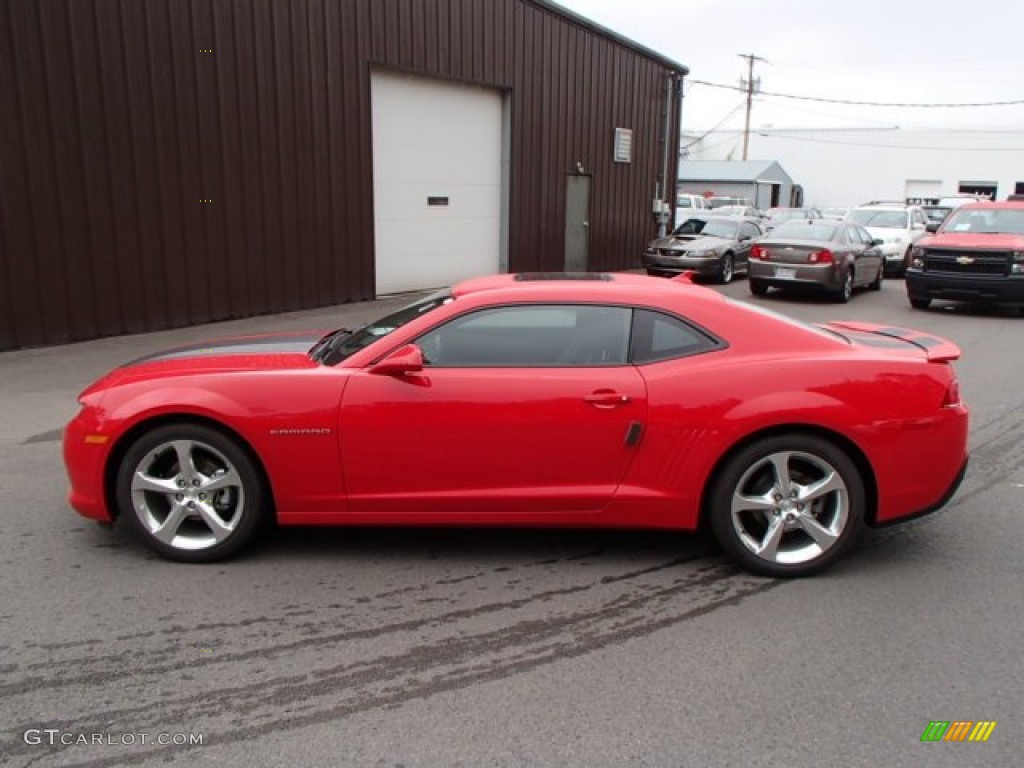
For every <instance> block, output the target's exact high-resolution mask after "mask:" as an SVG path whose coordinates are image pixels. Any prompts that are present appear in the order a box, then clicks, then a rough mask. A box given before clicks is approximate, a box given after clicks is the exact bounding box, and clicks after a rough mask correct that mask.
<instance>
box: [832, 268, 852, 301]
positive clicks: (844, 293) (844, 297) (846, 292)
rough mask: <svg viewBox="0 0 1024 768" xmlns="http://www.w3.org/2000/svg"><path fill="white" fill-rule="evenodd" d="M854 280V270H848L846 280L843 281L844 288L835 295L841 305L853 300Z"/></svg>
mask: <svg viewBox="0 0 1024 768" xmlns="http://www.w3.org/2000/svg"><path fill="white" fill-rule="evenodd" d="M853 278H854V272H853V269H852V268H850V269H848V270H846V279H845V280H844V281H843V286H842V287H841V288H840V289H839V290H838V291H836V293H835V298H836V301H838V302H839V303H840V304H846V303H847V302H848V301H849V300H850V299H851V298H853Z"/></svg>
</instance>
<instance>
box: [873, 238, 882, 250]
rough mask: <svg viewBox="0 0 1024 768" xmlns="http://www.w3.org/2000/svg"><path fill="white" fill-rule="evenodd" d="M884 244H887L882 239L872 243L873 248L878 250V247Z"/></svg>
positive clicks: (874, 240)
mask: <svg viewBox="0 0 1024 768" xmlns="http://www.w3.org/2000/svg"><path fill="white" fill-rule="evenodd" d="M884 242H885V240H882V239H881V238H878V237H876V238H874V239H873V240H872V241H871V247H872V248H877V247H878V246H880V245H881V244H882V243H884Z"/></svg>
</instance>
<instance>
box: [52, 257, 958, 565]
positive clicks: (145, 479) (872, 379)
mask: <svg viewBox="0 0 1024 768" xmlns="http://www.w3.org/2000/svg"><path fill="white" fill-rule="evenodd" d="M827 328H828V330H827V331H825V330H822V328H819V327H815V326H810V325H804V324H802V323H799V322H797V321H795V320H792V319H789V318H786V317H782V316H780V315H776V314H775V313H772V312H767V311H765V310H763V309H761V308H759V307H755V306H752V305H750V304H747V303H744V302H736V301H732V300H730V299H728V298H726V297H724V296H722V295H721V294H720V293H718V292H716V291H713V290H711V289H708V288H702V287H700V286H696V285H691V284H689V281H688V280H686V279H684V278H680V279H677V280H658V279H653V278H650V277H646V276H643V275H631V274H595V275H580V274H578V273H576V274H571V275H544V274H533V275H495V276H491V277H484V278H478V279H475V280H470V281H467V282H464V283H461V284H459V285H456V286H455V287H454V288H453V289H451V290H445V291H441V292H439V293H436V294H434V295H432V296H429V297H427V298H423V299H420V300H419V301H417V302H415V303H414V304H412V305H410V306H408V307H405V308H403V309H401V310H399V311H398V312H395V313H393V314H391V315H389V316H387V317H384V318H381V319H380V320H377V321H375V322H371V323H369V324H368V325H366V326H364V327H362V328H360V329H356V330H344V329H342V330H336V331H333V332H330V333H327V334H322V333H320V332H318V333H315V334H294V333H292V334H284V335H278V336H257V337H245V338H238V339H233V340H222V341H215V342H209V343H204V344H197V345H194V346H189V347H181V348H178V349H175V350H171V351H169V352H166V353H160V354H154V355H150V356H148V357H145V358H142V359H141V360H137V361H135V362H133V363H129V364H127V365H125V366H122V367H120V368H117V369H115V370H113V371H111V372H110V373H108V374H107V375H106V376H104V377H103V378H102V379H100V380H99V381H97V382H96V383H95V384H93V385H92V386H90V387H89V388H88V389H86V390H85V391H84V392H83V393H82V395H81V396H80V402H81V405H82V408H81V410H80V412H79V413H78V415H77V416H75V417H74V418H73V419H72V420H71V422H70V423H69V424H68V426H67V429H66V430H65V433H64V457H65V462H66V466H67V470H68V474H69V477H70V480H71V492H70V501H71V504H72V505H73V506H74V508H75V509H76V510H78V511H79V512H80V513H81V514H83V515H85V516H86V517H88V518H92V519H95V520H99V521H102V522H104V523H111V522H113V521H115V520H116V519H118V518H120V519H121V520H122V521H123V522H124V523H126V524H128V525H129V526H131V527H132V529H133V530H134V532H135V533H136V534H137V535H138V536H139V537H140V538H141V540H142V541H143V542H144V543H145V544H146V545H147V546H149V547H150V548H152V549H153V550H154V551H155V552H157V553H158V554H160V555H161V556H163V557H166V558H169V559H172V560H179V561H186V562H208V561H215V560H220V559H223V558H225V557H228V556H230V555H233V554H235V553H237V552H239V551H240V550H242V549H243V548H244V547H246V546H247V545H248V544H250V543H251V542H252V539H253V537H254V536H255V535H256V534H257V532H258V531H259V530H260V528H261V527H262V526H263V525H264V524H265V523H267V522H268V521H270V520H272V519H276V520H277V522H278V523H280V524H282V525H308V524H316V525H328V524H331V525H385V524H387V525H432V526H434V525H457V526H467V525H479V526H495V525H501V526H510V525H515V526H528V525H539V526H571V527H584V526H590V527H627V528H649V529H665V530H693V529H697V528H702V527H707V528H708V529H710V531H711V532H712V533H713V534H714V535H715V536H716V537H717V538H718V540H719V541H720V542H721V544H722V546H723V547H724V548H725V549H726V551H727V552H728V553H730V554H731V555H732V556H733V557H734V558H735V559H736V560H737V561H738V562H739V563H741V564H742V565H743V566H745V567H746V568H749V569H750V570H752V571H756V572H758V573H762V574H766V575H769V576H805V575H808V574H811V573H815V572H817V571H820V570H822V569H823V568H825V567H827V566H828V565H830V564H832V563H834V562H835V561H836V560H837V559H838V558H840V557H841V556H842V555H844V554H845V553H847V552H848V551H849V550H850V549H851V547H852V546H853V545H854V543H855V541H856V539H857V536H858V534H859V532H860V531H861V529H862V528H863V527H864V526H865V525H872V526H878V525H888V524H890V523H895V522H899V521H901V520H904V519H908V518H911V517H914V516H916V515H918V514H923V513H925V512H929V511H932V510H934V509H937V508H939V507H940V506H942V505H943V504H944V503H945V502H946V501H947V500H948V499H949V498H950V497H951V496H952V494H953V493H954V492H955V490H956V488H957V486H958V484H959V483H960V481H961V479H962V477H963V474H964V469H965V467H966V461H967V425H968V412H967V409H966V408H965V406H964V405H963V404H962V403H961V401H960V396H959V392H960V389H959V385H958V383H957V377H956V373H955V371H954V369H953V366H952V365H951V361H953V360H956V359H957V357H958V356H959V354H960V351H959V349H957V347H956V346H955V345H954V344H952V343H950V342H949V341H946V340H945V339H941V338H939V337H935V336H931V335H929V334H923V333H917V332H914V331H907V330H900V329H893V328H889V327H884V326H878V325H872V324H870V323H834V324H831V325H829V326H827ZM766 361H767V363H768V364H766ZM908 425H913V428H912V429H911V428H908ZM922 468H927V471H922ZM339 556H343V553H341V552H339Z"/></svg>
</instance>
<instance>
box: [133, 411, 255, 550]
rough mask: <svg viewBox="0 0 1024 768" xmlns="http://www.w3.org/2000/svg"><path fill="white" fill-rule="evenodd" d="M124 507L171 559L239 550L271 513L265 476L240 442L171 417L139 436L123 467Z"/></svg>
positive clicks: (149, 539) (139, 529)
mask: <svg viewBox="0 0 1024 768" xmlns="http://www.w3.org/2000/svg"><path fill="white" fill-rule="evenodd" d="M116 482H117V485H116V496H117V504H118V509H119V510H120V512H121V515H122V516H124V517H126V518H127V519H128V521H129V522H130V524H131V525H132V527H133V528H134V529H135V530H136V532H137V533H138V534H139V535H140V537H141V538H142V541H143V542H144V543H145V544H146V546H148V547H149V548H151V549H152V550H154V551H155V552H157V553H158V554H160V555H162V556H163V557H166V558H168V559H170V560H179V561H182V562H193V563H199V562H212V561H215V560H220V559H223V558H225V557H228V556H230V555H232V554H234V553H236V552H237V551H238V550H239V549H241V548H242V547H243V546H244V545H245V544H247V543H249V541H250V540H251V539H252V538H253V536H254V535H255V534H256V532H257V531H258V529H259V527H260V525H261V524H262V523H263V522H264V520H265V517H266V510H267V508H268V506H269V505H268V502H267V497H266V490H265V488H264V483H263V481H262V478H261V476H260V473H259V471H258V470H257V468H256V466H255V464H254V463H253V461H252V459H250V458H249V456H248V454H247V453H246V452H245V450H243V449H242V447H241V446H240V445H239V444H238V442H237V441H235V440H234V439H232V438H231V437H228V436H227V435H225V434H223V433H222V432H220V431H218V430H216V429H213V428H211V427H207V426H203V425H199V424H170V425H164V426H161V427H156V428H155V429H152V430H150V431H149V432H146V433H144V434H142V435H141V436H140V437H138V438H137V439H136V440H135V442H134V443H132V444H131V446H130V447H129V448H128V450H127V451H126V452H125V454H124V457H123V458H122V460H121V463H120V465H119V466H118V470H117V481H116Z"/></svg>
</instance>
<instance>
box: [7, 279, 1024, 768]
mask: <svg viewBox="0 0 1024 768" xmlns="http://www.w3.org/2000/svg"><path fill="white" fill-rule="evenodd" d="M716 290H721V291H723V292H725V293H726V294H728V295H730V296H733V297H737V298H742V299H745V300H751V301H754V302H756V303H759V304H761V305H764V306H768V307H771V308H773V309H776V310H779V311H781V312H784V313H787V314H791V315H793V316H795V317H799V318H801V319H805V320H812V321H824V320H830V319H850V320H866V321H871V322H880V323H885V324H891V325H895V326H904V327H910V328H915V327H916V328H921V329H922V330H927V331H929V332H931V333H934V334H936V335H939V336H945V337H947V338H949V339H952V340H953V341H955V342H956V343H957V344H959V345H960V346H961V348H962V349H963V353H964V354H963V358H962V359H961V361H960V363H959V364H958V371H959V374H960V379H961V384H962V389H963V395H964V399H965V400H966V402H967V403H968V405H969V406H970V408H971V412H972V427H971V448H972V458H971V465H970V468H969V471H968V475H967V478H966V480H965V482H964V484H963V486H962V487H961V488H960V490H959V492H958V494H957V495H956V496H955V498H954V499H953V501H952V502H951V503H950V504H949V505H948V506H947V507H946V508H945V509H944V510H942V511H941V512H939V513H937V514H935V515H932V516H930V517H926V518H923V519H921V520H919V521H916V522H913V523H910V524H907V525H904V526H902V527H897V528H893V529H887V530H885V531H880V532H872V533H871V534H870V535H868V536H867V537H866V540H865V541H864V543H863V546H862V547H861V549H860V551H858V552H856V553H854V554H853V555H852V556H850V557H848V558H846V559H845V560H843V561H842V562H841V563H840V564H839V565H838V566H836V567H834V568H833V569H831V570H829V571H828V572H826V573H825V574H823V575H821V576H819V577H816V578H813V579H805V580H800V581H773V580H769V579H763V578H759V577H756V576H752V575H749V574H746V573H744V572H741V571H739V570H737V569H736V568H735V567H734V566H733V565H731V564H730V562H729V561H728V560H727V559H726V558H725V556H724V555H723V554H721V552H720V551H719V550H718V549H717V547H716V546H715V545H714V544H713V543H711V541H710V540H709V539H708V538H706V537H704V536H700V535H682V534H669V533H656V532H655V533H650V532H616V531H599V532H592V531H520V530H517V531H505V530H488V531H469V530H427V531H424V530H391V529H388V530H381V529H360V530H346V529H327V530H325V529H303V530H298V529H292V530H285V531H281V532H279V533H277V534H276V535H275V537H274V539H273V540H272V541H269V542H267V543H265V544H263V545H261V546H260V547H259V548H258V549H256V550H255V551H253V552H251V553H249V554H247V555H246V556H245V557H243V558H240V559H238V560H235V561H232V562H228V563H223V564H217V565H210V566H186V565H178V564H173V563H168V562H164V561H162V560H160V559H157V558H156V557H154V556H152V555H151V554H149V553H148V552H147V551H146V550H144V549H143V548H142V547H141V546H140V545H139V544H137V543H136V542H135V541H134V540H132V539H131V537H130V536H129V535H128V534H127V532H126V531H125V530H124V526H115V527H114V529H113V530H106V529H103V528H100V527H99V526H97V525H94V524H92V523H90V522H88V521H86V520H84V519H82V518H80V517H79V516H78V515H76V514H75V513H74V512H73V511H72V510H71V509H70V507H69V506H68V504H67V502H66V500H65V494H66V490H67V481H66V478H65V475H64V469H63V465H62V461H61V450H60V430H61V428H62V425H63V424H64V423H65V422H66V420H67V419H68V418H70V417H71V416H72V415H73V413H74V412H75V409H76V404H75V395H76V394H77V392H78V391H80V390H81V389H82V388H83V387H84V386H85V385H86V384H88V383H89V382H90V381H92V380H93V379H94V378H95V377H96V376H98V375H99V374H101V373H102V372H104V371H106V370H107V369H109V368H110V367H112V366H113V365H116V364H118V363H119V362H122V361H124V360H128V359H131V358H133V357H137V356H139V355H141V354H144V353H146V352H150V351H154V350H157V349H160V348H162V347H167V346H172V345H174V344H177V343H181V342H184V341H191V340H197V339H203V338H209V337H211V336H218V335H225V334H229V333H236V332H239V331H245V332H259V331H263V330H269V329H281V330H291V329H302V328H324V329H326V328H330V327H334V326H338V325H348V324H352V323H358V322H360V321H366V320H369V319H370V318H372V317H374V316H377V315H380V314H383V313H384V311H385V310H387V309H390V308H392V307H393V306H396V305H398V304H401V303H403V300H402V299H400V298H397V299H391V300H387V301H384V302H375V303H373V302H371V303H367V304H359V305H351V306H346V307H338V308H333V309H330V310H320V311H315V312H305V313H293V314H290V315H286V316H279V317H264V318H258V319H253V320H248V321H236V322H231V323H222V324H217V325H213V326H205V327H199V328H189V329H184V330H179V331H168V332H162V333H158V334H150V335H147V336H126V337H119V338H113V339H104V340H99V341H92V342H86V343H81V344H76V345H69V346H64V347H51V348H44V349H36V350H24V351H18V352H11V353H6V354H3V355H0V395H2V398H3V403H4V405H5V409H4V410H5V420H6V424H7V428H6V429H5V430H4V434H3V436H2V438H0V487H2V488H3V494H2V495H0V514H2V516H3V520H4V522H5V535H4V536H3V538H2V539H0V573H2V578H0V594H2V600H0V649H2V657H3V658H2V661H0V673H2V674H0V713H2V717H0V721H2V723H3V735H2V743H0V762H3V763H4V764H5V765H21V766H27V765H30V764H31V765H33V766H47V765H89V766H105V765H130V764H154V763H158V762H159V763H163V762H165V761H166V762H170V763H174V764H181V765H189V766H202V765H241V764H246V765H250V766H261V765H282V764H294V765H308V766H334V765H353V766H399V765H402V766H449V765H463V766H488V765H495V766H506V765H508V766H519V765H531V766H532V765H536V766H591V767H593V766H623V765H652V766H710V765H736V766H762V765H763V766H769V765H772V766H775V765H787V766H819V765H821V764H835V765H844V766H912V765H929V766H943V765H950V766H965V765H967V766H970V765H977V766H995V765H1012V764H1017V763H1018V762H1019V757H1017V758H1014V757H1013V755H1014V754H1017V753H1018V746H1019V744H1020V743H1021V739H1022V736H1024V704H1022V702H1024V697H1022V695H1021V691H1022V690H1024V674H1022V666H1021V661H1020V658H1021V649H1020V642H1021V637H1022V636H1024V592H1022V590H1021V584H1022V582H1024V567H1022V565H1021V557H1020V553H1021V551H1022V549H1024V523H1022V519H1021V515H1022V511H1024V387H1022V386H1021V382H1022V381H1024V354H1021V340H1022V339H1024V333H1022V331H1024V319H1020V318H1018V317H1017V315H1016V312H1015V311H1013V310H995V309H993V310H991V311H985V310H979V309H968V308H959V307H948V308H947V307H943V306H941V305H940V304H938V303H936V305H935V307H934V308H933V309H932V310H930V311H927V312H922V311H916V310H912V309H911V308H910V307H909V305H908V303H907V300H906V295H905V292H904V286H903V282H902V281H901V280H887V281H885V283H884V285H883V287H882V290H881V291H877V292H875V291H867V292H859V293H857V294H856V295H855V296H854V297H853V299H852V301H851V302H850V303H849V304H847V305H837V304H835V303H832V302H830V301H828V300H827V299H823V298H817V297H814V296H807V297H799V296H797V297H788V296H787V297H785V298H783V297H781V296H779V295H777V294H775V293H772V294H769V296H767V297H765V298H757V299H752V298H751V297H750V295H749V291H748V288H747V283H746V280H744V279H739V280H737V281H735V282H733V283H732V284H730V285H727V286H724V287H718V288H716ZM934 720H942V721H946V720H949V721H956V720H972V721H977V720H989V721H996V722H997V726H996V728H995V730H994V731H993V732H992V735H991V737H990V738H989V740H988V741H987V742H986V743H980V744H979V743H942V742H940V743H922V742H921V741H920V739H921V735H922V732H923V731H924V730H925V728H926V726H927V725H928V723H929V722H930V721H934ZM143 734H146V736H145V738H142V735H143ZM94 735H102V737H103V738H102V739H99V740H97V739H93V736H94ZM82 736H84V737H86V738H85V741H86V742H93V741H100V742H101V743H82V739H81V738H80V737H82ZM158 736H167V737H168V738H167V739H164V740H165V741H168V742H169V743H167V744H163V743H157V740H158ZM196 736H198V737H200V738H201V740H202V744H195V743H188V741H189V740H190V739H192V740H194V737H196ZM128 737H131V738H128ZM178 737H182V738H178ZM62 739H63V741H64V742H72V743H70V744H65V745H61V741H62ZM51 742H54V743H53V744H51ZM143 742H145V743H143Z"/></svg>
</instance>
